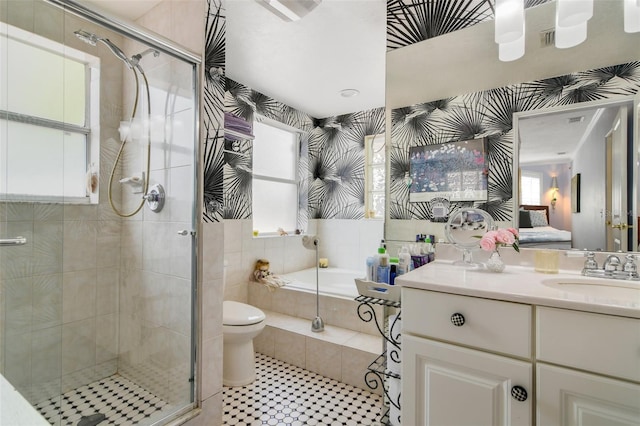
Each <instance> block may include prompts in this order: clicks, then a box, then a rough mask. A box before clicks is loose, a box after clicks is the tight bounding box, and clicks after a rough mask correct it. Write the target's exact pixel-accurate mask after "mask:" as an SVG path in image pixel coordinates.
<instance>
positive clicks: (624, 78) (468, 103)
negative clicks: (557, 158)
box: [389, 62, 640, 221]
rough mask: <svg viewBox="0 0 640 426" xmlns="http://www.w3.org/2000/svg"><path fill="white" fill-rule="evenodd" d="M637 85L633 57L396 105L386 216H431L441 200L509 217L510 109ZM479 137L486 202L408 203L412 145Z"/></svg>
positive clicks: (627, 91) (595, 96)
mask: <svg viewBox="0 0 640 426" xmlns="http://www.w3.org/2000/svg"><path fill="white" fill-rule="evenodd" d="M639 89H640V62H631V63H626V64H621V65H615V66H609V67H604V68H598V69H593V70H589V71H583V72H577V73H573V74H569V75H564V76H559V77H555V78H549V79H544V80H537V81H533V82H528V83H522V84H516V85H511V86H507V87H502V88H498V89H492V90H487V91H483V92H477V93H469V94H464V95H460V96H456V97H454V98H449V99H442V100H438V101H434V102H426V103H421V104H416V105H412V106H408V107H404V108H398V109H394V110H393V111H392V129H391V138H392V140H391V152H390V176H389V183H390V192H391V193H390V200H389V210H390V212H389V216H390V218H391V219H423V220H433V219H434V217H433V213H432V206H433V205H435V204H436V203H440V204H444V205H445V206H447V207H449V209H450V211H452V210H454V209H455V208H458V207H463V206H475V207H479V208H482V209H484V210H486V211H488V212H489V213H490V214H491V216H492V217H493V218H494V219H495V220H502V221H510V220H511V216H512V213H511V212H512V211H513V200H512V196H511V195H512V194H511V193H512V182H513V170H512V162H513V141H514V136H513V114H514V113H517V112H522V111H530V110H534V109H543V108H550V107H554V106H559V105H569V104H576V103H580V102H588V101H596V100H601V99H609V98H615V97H621V96H629V95H635V94H637V93H638V90H639ZM480 137H486V138H487V140H488V150H487V156H488V159H489V166H488V169H489V176H488V200H487V201H486V202H473V203H469V202H467V203H462V202H457V203H450V202H449V201H448V200H446V199H433V200H430V201H429V202H417V203H410V202H409V188H408V187H407V185H406V183H405V182H404V176H405V173H406V172H410V158H409V150H410V148H411V147H415V146H425V145H432V144H440V143H446V142H454V141H461V140H466V139H475V138H480Z"/></svg>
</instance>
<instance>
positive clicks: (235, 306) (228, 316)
mask: <svg viewBox="0 0 640 426" xmlns="http://www.w3.org/2000/svg"><path fill="white" fill-rule="evenodd" d="M265 318H266V316H265V314H264V312H262V311H261V310H260V309H258V308H256V307H254V306H251V305H247V304H246V303H240V302H234V301H231V300H225V301H224V302H222V324H223V325H252V324H257V323H259V322H260V321H264V319H265Z"/></svg>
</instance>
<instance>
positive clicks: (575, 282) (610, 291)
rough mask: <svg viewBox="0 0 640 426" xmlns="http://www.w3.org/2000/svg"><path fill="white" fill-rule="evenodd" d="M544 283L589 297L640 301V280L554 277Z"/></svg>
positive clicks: (543, 282)
mask: <svg viewBox="0 0 640 426" xmlns="http://www.w3.org/2000/svg"><path fill="white" fill-rule="evenodd" d="M542 284H544V285H545V286H547V287H551V288H555V289H558V290H561V291H566V292H569V293H575V294H581V295H584V296H589V297H596V298H608V299H620V300H630V301H640V282H637V281H624V280H614V279H610V280H606V279H593V278H591V279H590V278H553V279H548V280H543V281H542Z"/></svg>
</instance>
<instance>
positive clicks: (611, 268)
mask: <svg viewBox="0 0 640 426" xmlns="http://www.w3.org/2000/svg"><path fill="white" fill-rule="evenodd" d="M586 257H587V260H586V261H585V262H584V267H583V268H582V275H585V276H589V277H602V278H615V279H620V280H640V275H638V267H637V266H636V263H635V255H633V254H627V255H626V256H625V261H624V263H622V261H621V260H620V258H619V257H618V256H616V255H615V254H610V255H609V256H607V259H606V260H605V261H604V264H603V265H602V269H599V268H598V262H596V257H595V253H594V252H592V251H591V252H588V253H587V254H586Z"/></svg>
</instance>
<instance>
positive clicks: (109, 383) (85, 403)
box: [36, 375, 167, 426]
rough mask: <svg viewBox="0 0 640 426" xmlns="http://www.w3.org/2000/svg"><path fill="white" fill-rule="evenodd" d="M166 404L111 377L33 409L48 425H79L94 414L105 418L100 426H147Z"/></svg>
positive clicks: (121, 379) (85, 422)
mask: <svg viewBox="0 0 640 426" xmlns="http://www.w3.org/2000/svg"><path fill="white" fill-rule="evenodd" d="M166 405H167V404H166V402H164V401H163V400H162V399H160V398H158V397H157V396H155V395H153V394H151V393H149V392H147V391H146V390H145V389H143V388H141V387H140V386H138V385H136V384H135V383H133V382H131V381H130V380H127V379H125V378H124V377H122V376H119V375H115V376H111V377H107V378H106V379H103V380H100V381H98V382H94V383H91V384H88V385H86V386H82V387H80V388H78V389H74V390H72V391H70V392H67V393H65V394H64V395H62V397H61V398H52V399H49V400H47V401H44V402H41V403H39V404H37V405H36V409H38V411H40V413H41V414H42V415H43V416H44V417H45V419H47V421H48V422H49V423H51V424H52V425H61V426H71V425H73V426H75V425H78V424H79V422H80V421H81V419H83V417H84V418H85V421H84V422H83V424H90V423H91V422H87V420H88V419H89V418H91V416H95V415H96V414H97V413H102V414H104V415H105V419H104V420H102V421H100V422H99V423H93V424H99V425H100V426H108V425H136V424H139V423H148V421H149V418H150V417H152V416H154V414H158V412H159V411H161V410H162V409H163V407H165V406H166Z"/></svg>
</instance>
